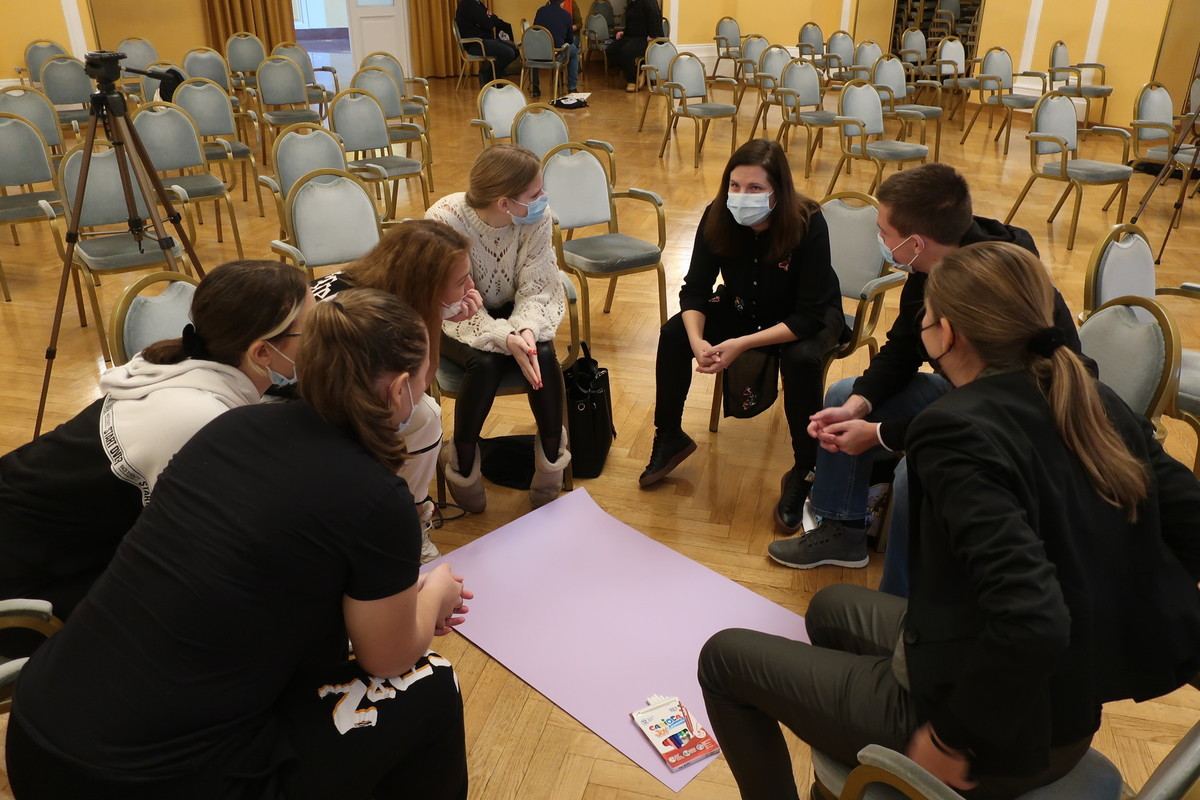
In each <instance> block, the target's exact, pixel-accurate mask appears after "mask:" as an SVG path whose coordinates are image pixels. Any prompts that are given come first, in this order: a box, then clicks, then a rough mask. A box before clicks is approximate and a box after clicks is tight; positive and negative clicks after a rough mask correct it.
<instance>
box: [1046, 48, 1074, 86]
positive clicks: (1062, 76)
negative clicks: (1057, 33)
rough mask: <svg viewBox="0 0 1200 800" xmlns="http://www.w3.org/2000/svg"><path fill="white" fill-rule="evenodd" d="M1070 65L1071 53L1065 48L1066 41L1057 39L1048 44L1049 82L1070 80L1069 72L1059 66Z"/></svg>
mask: <svg viewBox="0 0 1200 800" xmlns="http://www.w3.org/2000/svg"><path fill="white" fill-rule="evenodd" d="M1069 66H1071V54H1070V52H1069V51H1068V50H1067V43H1066V42H1064V41H1063V40H1062V39H1059V40H1058V41H1057V42H1055V43H1054V44H1052V45H1050V70H1049V75H1050V82H1051V83H1055V82H1056V81H1066V80H1070V78H1071V73H1070V72H1067V71H1066V70H1063V69H1057V68H1059V67H1069Z"/></svg>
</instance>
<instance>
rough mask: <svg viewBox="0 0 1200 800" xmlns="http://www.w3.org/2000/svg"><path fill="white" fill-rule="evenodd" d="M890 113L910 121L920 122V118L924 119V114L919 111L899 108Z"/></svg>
mask: <svg viewBox="0 0 1200 800" xmlns="http://www.w3.org/2000/svg"><path fill="white" fill-rule="evenodd" d="M891 113H892V114H895V115H896V116H897V117H899V118H900V119H906V120H909V121H910V122H920V121H921V120H923V119H925V115H924V114H922V113H921V112H920V111H906V110H904V109H900V110H897V111H892V112H891Z"/></svg>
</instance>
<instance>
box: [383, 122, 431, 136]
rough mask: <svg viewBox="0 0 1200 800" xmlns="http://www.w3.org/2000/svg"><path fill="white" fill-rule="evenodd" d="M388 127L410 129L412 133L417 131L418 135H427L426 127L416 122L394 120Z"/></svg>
mask: <svg viewBox="0 0 1200 800" xmlns="http://www.w3.org/2000/svg"><path fill="white" fill-rule="evenodd" d="M388 127H389V128H391V129H392V130H394V131H409V132H410V133H415V134H417V135H418V136H424V135H425V129H424V128H423V127H421V126H420V125H418V124H417V123H415V122H394V123H392V124H391V125H389V126H388Z"/></svg>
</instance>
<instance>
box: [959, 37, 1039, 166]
mask: <svg viewBox="0 0 1200 800" xmlns="http://www.w3.org/2000/svg"><path fill="white" fill-rule="evenodd" d="M1018 77H1024V78H1038V79H1039V80H1041V82H1042V90H1041V92H1040V93H1039V94H1038V95H1031V94H1017V93H1016V92H1014V91H1013V89H1014V85H1015V81H1016V79H1017V78H1018ZM975 79H976V80H977V81H978V82H979V86H978V90H979V107H978V108H977V109H975V116H973V117H971V123H970V124H969V125H967V129H966V130H965V131H963V135H962V138H961V139H959V140H958V143H959V144H962V143H963V142H965V141H966V140H967V136H969V135H970V134H971V128H973V127H975V120H977V119H979V114H980V112H982V111H983V109H984V108H985V107H986V108H987V110H988V129H989V130H990V129H991V127H992V112H994V111H995V110H996V109H997V108H1003V109H1004V121H1003V122H1001V123H1000V129H999V130H997V131H996V136H995V137H994V138H993V139H992V141H993V142H994V141H996V140H998V139H999V138H1000V134H1001V133H1003V134H1004V155H1008V140H1009V137H1010V135H1011V134H1012V119H1013V111H1014V110H1015V109H1020V110H1022V111H1025V110H1028V109H1032V108H1033V107H1034V106H1035V105H1037V101H1038V98H1039V97H1041V95H1042V94H1045V93H1046V75H1045V73H1043V72H1034V71H1030V70H1026V71H1023V72H1013V60H1012V56H1011V55H1010V54H1009V52H1008V51H1007V50H1005V49H1004V48H1003V47H993V48H991V49H990V50H988V51H987V52H986V53H984V54H983V61H982V62H980V67H979V74H978V75H976V76H975Z"/></svg>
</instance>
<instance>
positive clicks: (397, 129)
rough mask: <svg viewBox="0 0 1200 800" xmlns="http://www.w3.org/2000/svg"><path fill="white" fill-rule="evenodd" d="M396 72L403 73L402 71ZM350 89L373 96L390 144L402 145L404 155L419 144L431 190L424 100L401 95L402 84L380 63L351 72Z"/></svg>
mask: <svg viewBox="0 0 1200 800" xmlns="http://www.w3.org/2000/svg"><path fill="white" fill-rule="evenodd" d="M376 63H378V62H376ZM400 74H401V76H403V72H401V73H400ZM422 80H424V79H422ZM350 88H351V89H360V90H362V91H364V92H366V93H367V94H369V95H371V96H372V97H374V98H375V102H377V103H378V104H379V107H380V108H381V109H383V116H384V119H385V120H386V121H387V134H388V139H389V140H390V141H391V142H392V143H393V144H403V145H404V155H405V157H407V158H412V147H413V145H414V144H416V145H419V146H420V147H421V153H422V154H427V155H422V159H423V160H424V162H425V181H426V183H427V184H428V188H429V189H432V188H433V150H432V149H431V145H430V143H429V129H428V128H427V127H426V126H425V123H427V122H428V121H429V114H428V103H426V102H417V101H424V100H425V98H423V97H412V98H405V96H404V90H403V86H402V84H400V83H397V80H396V77H395V73H394V72H392V70H390V69H386V68H384V67H382V66H372V65H367V66H364V67H362V68H361V69H360V70H359V71H358V72H356V73H354V77H353V78H352V79H351V80H350ZM427 148H430V149H427ZM348 149H349V148H348Z"/></svg>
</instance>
